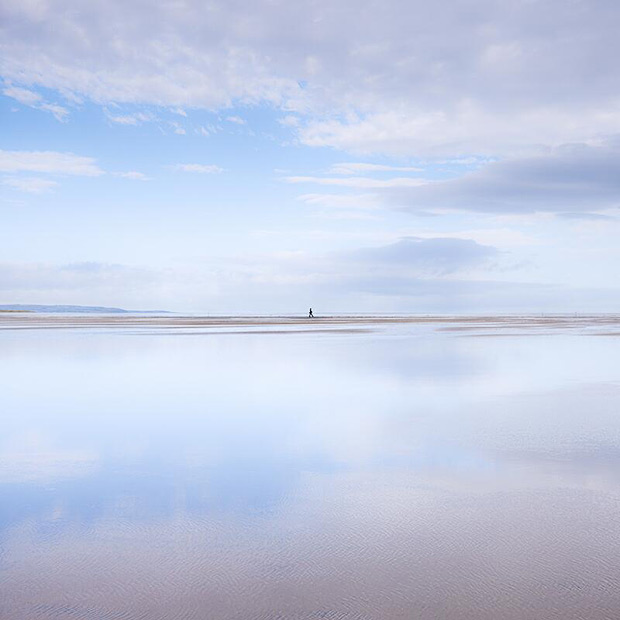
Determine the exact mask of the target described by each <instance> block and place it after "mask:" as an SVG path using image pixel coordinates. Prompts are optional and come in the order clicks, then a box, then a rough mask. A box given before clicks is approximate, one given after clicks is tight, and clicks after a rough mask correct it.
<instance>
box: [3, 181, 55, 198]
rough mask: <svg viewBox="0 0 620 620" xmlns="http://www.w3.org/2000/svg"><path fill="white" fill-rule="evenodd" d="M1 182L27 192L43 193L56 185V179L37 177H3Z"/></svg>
mask: <svg viewBox="0 0 620 620" xmlns="http://www.w3.org/2000/svg"><path fill="white" fill-rule="evenodd" d="M1 182H2V185H7V186H8V187H12V188H13V189H17V190H19V191H21V192H27V193H29V194H45V193H47V192H49V191H51V190H52V189H53V188H54V187H56V186H57V185H58V183H57V182H56V181H52V180H51V179H41V178H38V177H5V178H4V179H2V181H1Z"/></svg>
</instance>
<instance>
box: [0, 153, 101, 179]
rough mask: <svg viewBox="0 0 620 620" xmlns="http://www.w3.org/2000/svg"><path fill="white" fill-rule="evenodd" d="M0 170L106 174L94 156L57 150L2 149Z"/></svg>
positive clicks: (90, 174)
mask: <svg viewBox="0 0 620 620" xmlns="http://www.w3.org/2000/svg"><path fill="white" fill-rule="evenodd" d="M0 172H10V173H15V172H39V173H48V174H60V175H64V174H68V175H77V176H90V177H93V176H99V175H102V174H104V171H103V170H102V169H101V168H99V166H98V165H97V164H96V163H95V160H94V159H93V158H92V157H84V156H82V155H74V154H73V153H59V152H57V151H3V150H0Z"/></svg>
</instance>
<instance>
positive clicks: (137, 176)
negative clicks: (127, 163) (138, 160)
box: [114, 170, 151, 181]
mask: <svg viewBox="0 0 620 620" xmlns="http://www.w3.org/2000/svg"><path fill="white" fill-rule="evenodd" d="M114 174H115V176H117V177H121V178H123V179H131V180H132V181H150V180H151V179H150V177H148V176H146V174H144V173H142V172H136V171H135V170H130V171H128V172H115V173H114Z"/></svg>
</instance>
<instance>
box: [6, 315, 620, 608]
mask: <svg viewBox="0 0 620 620" xmlns="http://www.w3.org/2000/svg"><path fill="white" fill-rule="evenodd" d="M619 335H620V315H582V316H575V315H570V316H569V315H536V316H534V315H523V316H469V317H468V316H360V315H357V316H348V317H345V316H333V317H317V318H316V319H314V320H308V319H301V318H295V317H199V316H178V315H165V316H164V315H162V316H153V315H143V316H142V315H140V316H136V315H122V316H111V315H40V314H35V313H28V314H19V313H6V314H3V315H1V316H0V378H1V379H0V382H1V389H0V416H1V428H0V618H2V620H30V619H33V620H51V619H54V620H82V619H83V620H190V619H191V620H194V619H195V620H204V619H209V620H253V619H256V620H276V619H278V620H284V619H289V618H290V619H292V620H311V619H312V620H314V619H327V620H348V619H355V620H358V619H359V620H370V619H373V620H392V619H394V620H396V619H398V620H412V619H414V618H415V619H416V620H427V619H428V620H437V619H442V620H504V619H505V620H546V619H554V620H556V619H557V620H572V619H575V620H576V619H588V620H602V619H609V620H611V619H614V620H615V619H617V618H618V616H619V615H620V339H618V337H617V336H619Z"/></svg>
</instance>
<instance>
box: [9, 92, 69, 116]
mask: <svg viewBox="0 0 620 620" xmlns="http://www.w3.org/2000/svg"><path fill="white" fill-rule="evenodd" d="M2 93H3V94H4V95H6V96H7V97H11V98H12V99H15V100H16V101H19V102H20V103H21V104H23V105H27V106H30V107H31V108H35V109H37V110H43V111H45V112H50V113H51V114H53V115H54V118H56V120H57V121H60V122H61V123H62V122H64V121H66V120H67V116H69V110H68V109H67V108H65V107H64V106H61V105H58V104H56V103H48V102H46V101H45V100H44V99H43V96H42V95H40V94H39V93H37V92H35V91H33V90H28V89H27V88H22V87H21V86H7V87H6V88H5V89H3V91H2Z"/></svg>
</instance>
